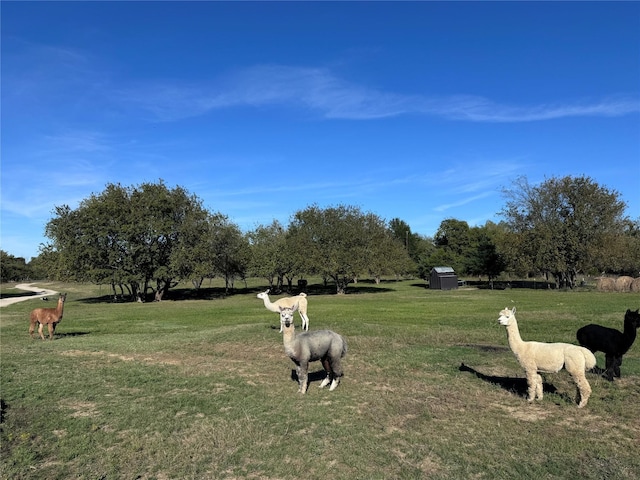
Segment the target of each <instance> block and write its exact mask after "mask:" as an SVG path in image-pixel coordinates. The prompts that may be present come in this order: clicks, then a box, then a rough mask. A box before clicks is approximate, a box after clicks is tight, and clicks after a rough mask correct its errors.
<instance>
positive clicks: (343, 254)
mask: <svg viewBox="0 0 640 480" xmlns="http://www.w3.org/2000/svg"><path fill="white" fill-rule="evenodd" d="M289 232H290V235H291V241H292V242H293V243H292V245H295V247H294V248H295V249H296V251H298V252H304V262H303V264H302V265H301V269H302V270H303V271H305V272H307V273H314V274H318V275H321V276H323V277H325V278H331V279H332V280H333V281H334V282H335V284H336V291H337V293H339V294H343V293H345V292H346V288H347V285H348V284H349V283H351V282H353V281H355V280H356V279H357V278H358V276H359V275H362V274H365V273H369V272H371V271H372V270H374V271H375V272H376V273H375V275H380V274H381V273H382V272H384V271H385V269H386V268H387V267H386V266H384V265H382V259H381V256H383V255H386V256H387V257H389V258H390V259H391V261H392V262H393V261H396V262H398V261H402V262H403V261H405V260H406V251H403V255H404V257H398V256H397V255H398V252H399V251H401V250H403V249H400V250H398V249H395V248H394V249H391V248H389V246H390V245H392V244H391V243H387V241H386V239H387V238H389V237H390V233H389V231H388V229H387V227H386V224H385V222H384V221H383V220H382V219H380V218H379V217H377V216H376V215H373V214H371V213H368V214H365V213H363V212H362V211H361V210H360V209H359V208H357V207H353V206H345V205H339V206H337V207H330V208H326V209H321V208H320V207H318V206H316V205H314V206H310V207H307V208H306V209H305V210H301V211H298V212H296V213H295V215H294V216H293V218H292V221H291V224H290V226H289ZM393 245H396V244H393ZM385 273H386V272H385Z"/></svg>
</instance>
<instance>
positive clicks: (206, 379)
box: [0, 280, 640, 480]
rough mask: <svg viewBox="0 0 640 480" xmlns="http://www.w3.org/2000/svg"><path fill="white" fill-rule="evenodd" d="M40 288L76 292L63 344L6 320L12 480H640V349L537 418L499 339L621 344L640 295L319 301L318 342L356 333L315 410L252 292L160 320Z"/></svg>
mask: <svg viewBox="0 0 640 480" xmlns="http://www.w3.org/2000/svg"><path fill="white" fill-rule="evenodd" d="M42 286H46V287H47V288H51V289H54V290H58V291H65V292H68V297H67V303H66V306H65V313H64V319H63V321H62V322H61V323H60V325H59V326H58V329H57V332H56V338H55V339H54V341H52V342H49V341H44V342H43V341H41V340H39V339H38V340H31V339H30V338H29V336H28V333H27V330H28V326H29V325H28V324H29V320H28V318H29V312H30V311H31V310H32V309H33V308H36V307H42V306H45V305H44V302H42V301H41V300H37V299H32V300H28V301H25V302H22V303H18V304H14V305H11V306H8V307H4V308H2V310H0V315H1V317H0V334H1V337H0V341H1V361H2V363H1V381H2V384H1V388H2V391H1V397H2V423H1V425H0V426H1V436H2V445H1V454H2V470H1V471H0V476H1V477H2V478H3V479H68V478H83V479H120V478H124V479H240V478H243V479H244V478H249V479H294V478H307V479H418V478H429V479H482V478H484V479H514V478H523V479H526V478H531V479H557V478H563V479H572V478H575V479H603V478H607V479H610V480H611V479H630V478H637V476H638V472H640V450H639V449H638V447H639V442H640V341H639V342H636V344H634V345H633V346H632V348H631V350H630V351H629V353H628V354H627V355H626V356H625V358H624V363H623V365H622V378H621V379H619V380H616V381H615V382H613V383H609V382H607V381H606V380H604V379H602V378H601V377H599V376H597V375H595V374H588V375H587V378H588V380H589V382H590V384H591V387H592V389H593V394H592V396H591V398H590V400H589V404H588V405H587V406H586V407H585V408H584V409H578V408H577V407H576V404H575V397H576V389H575V386H574V385H573V383H572V382H571V379H570V377H569V376H568V375H567V373H566V372H564V371H563V372H560V373H558V374H552V375H546V376H545V397H544V399H543V400H542V401H541V402H536V403H534V404H529V403H528V402H527V401H526V398H525V395H526V382H525V380H524V375H523V371H522V370H521V369H520V367H519V366H518V364H517V363H516V360H515V357H514V356H513V354H512V352H511V351H510V350H509V348H508V345H507V338H506V332H505V329H504V327H501V326H499V325H498V322H497V319H498V312H499V311H500V309H502V308H504V307H505V306H513V305H515V306H517V308H518V314H517V317H518V321H519V324H520V331H521V334H522V337H523V339H524V340H539V341H553V342H556V341H562V342H569V343H575V332H576V330H577V329H578V328H579V327H581V326H582V325H585V324H587V323H592V322H593V323H599V324H602V325H606V326H610V327H614V328H617V329H620V328H621V327H622V320H623V316H624V312H625V311H626V309H627V308H633V309H636V308H638V307H640V296H638V295H637V294H621V293H598V292H594V291H590V290H582V291H573V292H564V291H549V290H530V289H509V290H500V291H498V290H496V291H491V290H477V289H459V290H456V291H446V292H442V291H429V290H427V289H425V288H424V286H423V284H422V282H419V281H401V282H394V281H389V282H383V283H382V284H380V285H375V284H373V283H368V282H360V283H358V284H357V285H356V286H355V287H353V288H350V290H349V291H350V293H349V294H348V295H343V296H336V295H332V294H330V293H329V292H325V291H324V290H323V289H321V288H319V286H315V285H312V288H311V291H310V295H309V310H308V312H309V318H310V321H311V329H320V328H330V329H333V330H335V331H337V332H338V333H340V334H342V335H343V336H344V337H345V338H346V339H347V342H348V344H349V353H348V354H347V356H346V357H345V359H344V367H345V377H344V378H343V380H342V383H341V384H340V386H339V387H338V389H336V390H335V391H333V392H329V391H328V389H323V390H320V389H318V387H317V386H318V384H319V381H318V379H317V378H318V376H317V375H316V376H314V375H313V374H311V375H310V377H311V380H312V381H311V383H310V387H309V391H308V393H307V395H305V396H302V395H299V394H297V393H296V390H297V385H296V383H295V381H294V380H292V369H293V367H294V364H293V363H292V362H291V361H290V360H289V359H288V358H287V357H286V356H285V355H284V350H283V346H282V338H281V335H280V334H279V333H278V315H277V314H275V313H272V312H269V311H267V310H266V309H265V308H264V306H263V304H262V301H261V300H259V299H257V298H256V293H257V292H258V291H260V290H261V289H263V285H262V284H261V283H259V281H257V280H254V281H253V283H251V282H250V283H249V286H248V288H242V289H239V290H238V291H237V293H235V294H234V295H229V296H226V297H225V296H223V295H221V293H220V292H221V290H220V289H219V288H217V287H219V284H217V283H216V282H213V284H212V285H206V286H207V287H210V288H209V290H207V291H206V292H205V299H191V300H189V299H186V300H184V299H183V300H179V301H176V300H172V299H171V298H176V295H180V297H181V298H187V297H189V292H188V291H182V292H181V291H179V290H177V291H175V292H173V295H174V296H173V297H170V298H169V300H167V301H163V302H161V303H147V304H138V303H110V302H109V299H108V293H109V290H108V288H107V287H98V286H92V285H78V284H70V285H64V284H55V283H54V284H46V285H45V284H42ZM15 293H16V292H15V291H14V290H12V289H11V285H3V286H2V294H3V295H5V296H6V295H11V294H15ZM274 298H278V297H274ZM272 300H273V298H272ZM46 306H50V307H53V306H54V302H53V301H50V302H49V303H48V305H46ZM295 318H296V327H299V325H300V319H299V317H298V314H297V313H296V317H295ZM45 330H46V329H45ZM596 356H597V358H598V365H599V366H602V365H603V364H604V357H603V355H602V354H601V353H598V354H597V355H596ZM320 369H321V367H320V365H319V364H313V366H312V368H311V369H310V372H316V371H318V370H320ZM313 380H315V381H313Z"/></svg>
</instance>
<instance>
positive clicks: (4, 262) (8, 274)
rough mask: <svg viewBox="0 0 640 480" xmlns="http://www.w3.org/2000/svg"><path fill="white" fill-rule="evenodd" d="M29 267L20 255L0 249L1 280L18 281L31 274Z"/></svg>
mask: <svg viewBox="0 0 640 480" xmlns="http://www.w3.org/2000/svg"><path fill="white" fill-rule="evenodd" d="M31 273H32V271H31V269H30V268H29V266H28V265H27V262H26V261H25V259H24V258H22V257H14V256H13V255H10V254H9V253H7V252H5V251H4V250H0V278H1V279H2V281H3V282H19V281H21V280H26V279H28V278H29V277H30V276H31Z"/></svg>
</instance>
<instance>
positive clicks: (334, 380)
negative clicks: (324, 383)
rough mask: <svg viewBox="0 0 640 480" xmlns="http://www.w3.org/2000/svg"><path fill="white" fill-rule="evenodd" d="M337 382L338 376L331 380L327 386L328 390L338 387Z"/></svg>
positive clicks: (338, 380)
mask: <svg viewBox="0 0 640 480" xmlns="http://www.w3.org/2000/svg"><path fill="white" fill-rule="evenodd" d="M339 384H340V377H336V378H334V379H333V381H332V382H331V386H330V387H329V391H330V392H332V391H334V390H335V389H336V388H338V385H339Z"/></svg>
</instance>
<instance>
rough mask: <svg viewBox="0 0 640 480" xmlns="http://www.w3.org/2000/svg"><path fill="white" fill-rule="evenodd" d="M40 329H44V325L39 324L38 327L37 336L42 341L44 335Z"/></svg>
mask: <svg viewBox="0 0 640 480" xmlns="http://www.w3.org/2000/svg"><path fill="white" fill-rule="evenodd" d="M42 327H44V323H41V324H40V326H39V327H38V334H39V335H40V338H41V339H42V340H44V334H43V333H42Z"/></svg>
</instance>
